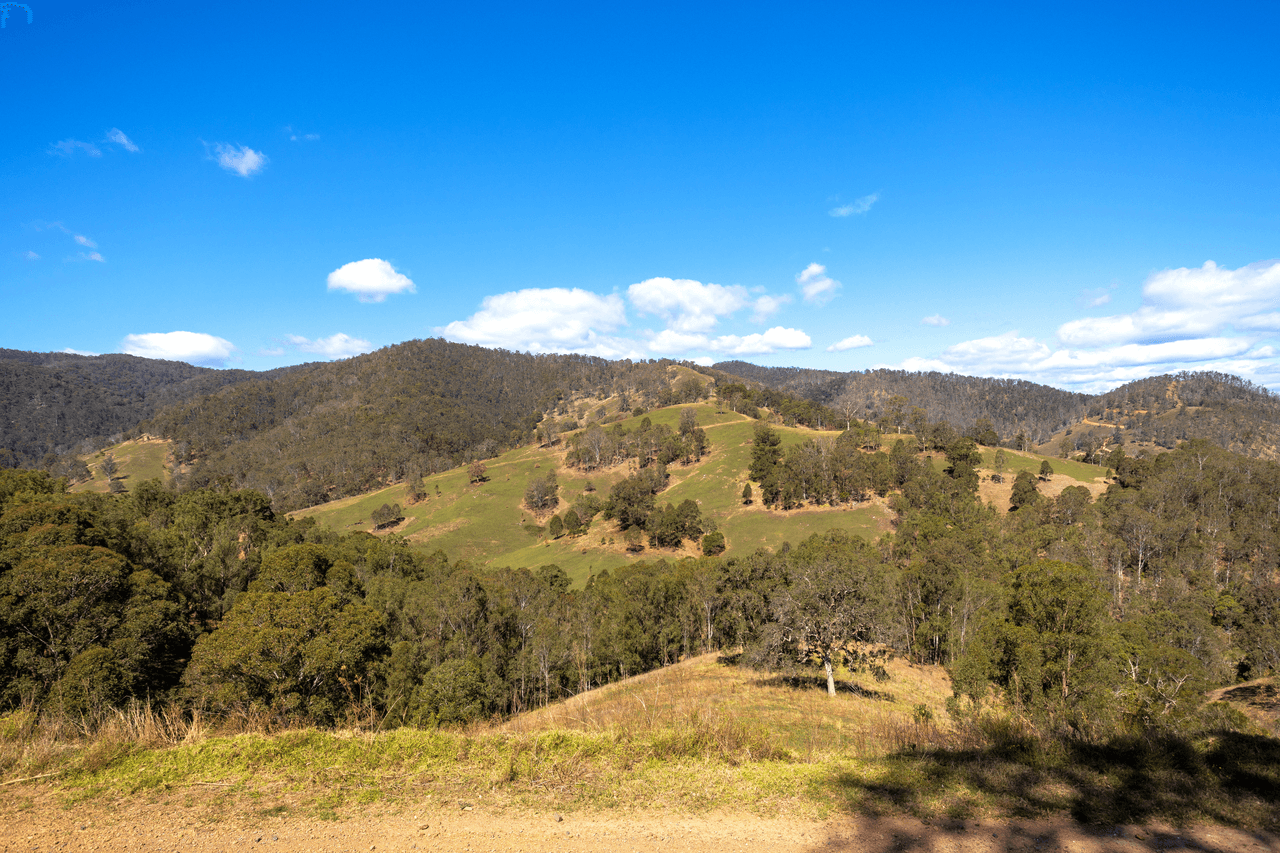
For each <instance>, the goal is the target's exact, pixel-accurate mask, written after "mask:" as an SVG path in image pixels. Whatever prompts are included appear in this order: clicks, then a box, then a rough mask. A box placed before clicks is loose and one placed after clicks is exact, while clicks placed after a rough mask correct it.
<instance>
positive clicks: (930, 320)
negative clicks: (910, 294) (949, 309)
mask: <svg viewBox="0 0 1280 853" xmlns="http://www.w3.org/2000/svg"><path fill="white" fill-rule="evenodd" d="M920 323H921V325H924V326H950V325H951V321H950V320H948V319H947V318H946V317H943V316H942V315H941V314H933V315H931V316H929V317H922V318H921V319H920Z"/></svg>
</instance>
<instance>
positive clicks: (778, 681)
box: [756, 674, 893, 702]
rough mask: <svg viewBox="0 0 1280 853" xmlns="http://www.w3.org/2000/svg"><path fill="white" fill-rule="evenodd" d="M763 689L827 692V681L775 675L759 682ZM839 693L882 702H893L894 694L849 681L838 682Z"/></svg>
mask: <svg viewBox="0 0 1280 853" xmlns="http://www.w3.org/2000/svg"><path fill="white" fill-rule="evenodd" d="M756 683H757V684H759V685H760V686H761V687H789V688H791V689H792V690H821V691H822V692H823V693H826V692H827V679H826V677H825V676H822V675H794V674H792V675H773V676H770V677H768V678H762V679H760V680H759V681H758V682H756ZM836 692H837V693H852V694H853V695H854V696H861V697H862V698H863V699H877V700H879V701H881V702H892V701H893V694H892V693H886V692H884V691H882V690H872V689H870V688H867V687H863V686H862V685H860V684H853V683H851V682H848V681H837V682H836Z"/></svg>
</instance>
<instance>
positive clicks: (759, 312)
mask: <svg viewBox="0 0 1280 853" xmlns="http://www.w3.org/2000/svg"><path fill="white" fill-rule="evenodd" d="M790 302H791V296H790V295H788V294H784V295H782V296H760V297H757V298H756V301H755V302H754V303H753V304H752V306H751V321H752V322H753V323H763V322H764V321H765V320H767V319H769V317H770V316H772V315H773V314H776V313H777V312H778V310H779V309H781V308H782V306H783V305H787V304H788V303H790Z"/></svg>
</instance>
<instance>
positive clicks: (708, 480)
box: [293, 403, 1105, 584]
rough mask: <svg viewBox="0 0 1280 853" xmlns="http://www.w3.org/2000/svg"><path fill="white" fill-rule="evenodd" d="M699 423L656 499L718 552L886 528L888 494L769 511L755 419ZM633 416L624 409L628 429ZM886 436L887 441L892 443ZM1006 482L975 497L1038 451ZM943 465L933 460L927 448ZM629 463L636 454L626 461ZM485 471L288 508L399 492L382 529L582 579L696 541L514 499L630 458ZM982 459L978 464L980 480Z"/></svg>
mask: <svg viewBox="0 0 1280 853" xmlns="http://www.w3.org/2000/svg"><path fill="white" fill-rule="evenodd" d="M682 408H685V407H683V406H669V407H666V408H662V409H655V410H654V411H651V412H649V413H647V414H646V415H644V416H643V417H648V418H649V419H650V420H651V421H652V422H653V423H655V424H657V423H661V424H666V425H668V426H671V427H672V428H673V429H674V428H675V427H676V426H677V425H678V422H679V418H680V410H681V409H682ZM693 408H694V409H695V410H696V411H697V416H698V423H699V425H700V426H702V427H703V428H704V429H706V431H707V436H708V438H709V439H710V441H711V452H710V453H709V454H708V455H707V456H706V457H704V458H703V459H702V461H700V462H698V463H696V464H694V465H690V466H681V465H673V466H671V468H670V469H669V470H670V473H671V485H670V486H669V487H668V488H667V489H666V490H664V491H663V492H661V493H660V494H659V495H658V503H659V505H660V506H661V505H665V504H666V503H673V504H677V505H678V504H679V503H680V502H681V501H683V500H686V499H691V500H694V501H696V502H697V503H698V505H699V507H700V508H701V510H702V515H703V518H704V519H711V520H714V522H715V523H716V525H717V526H718V527H719V529H720V531H721V532H722V533H724V535H725V540H726V543H727V547H728V550H727V552H726V553H728V554H729V555H733V554H745V553H750V552H751V551H754V550H755V549H757V548H760V547H768V548H776V547H777V546H779V545H781V544H782V543H783V542H791V543H793V544H795V543H799V542H801V541H803V540H804V539H806V538H808V537H809V536H810V535H812V534H813V533H821V532H823V531H826V530H829V529H831V528H833V527H838V528H841V529H844V530H848V531H849V532H851V533H854V534H857V535H859V536H863V537H865V538H868V539H874V538H877V537H878V536H880V535H881V534H883V533H885V532H887V531H888V530H889V525H890V521H891V520H892V512H891V511H890V510H889V508H888V506H887V502H886V501H884V500H881V499H875V500H872V501H869V502H866V503H864V504H861V505H859V506H858V507H856V508H850V507H834V508H833V507H829V506H821V507H812V506H810V507H805V508H802V509H799V510H792V511H785V512H784V511H775V510H770V509H767V508H765V507H763V506H762V505H761V504H760V503H759V502H758V501H756V502H754V503H752V504H751V505H750V506H744V505H743V504H742V487H743V486H744V485H745V484H746V482H747V467H748V464H749V462H750V458H751V442H752V432H753V429H754V425H755V421H754V420H753V419H751V418H748V417H746V416H744V415H739V414H734V413H732V412H727V411H720V410H718V409H717V407H716V406H715V405H714V404H712V403H701V404H697V405H695V406H694V407H693ZM640 420H641V418H640V417H632V418H629V419H627V420H624V421H622V422H621V423H622V425H623V426H624V427H626V428H628V429H632V428H634V427H636V426H637V425H638V424H639V422H640ZM776 429H777V431H778V432H779V433H780V435H781V436H782V442H783V446H784V447H786V446H790V445H793V444H798V443H800V442H802V441H805V440H806V439H809V438H812V437H814V436H816V435H825V436H828V437H834V436H835V433H831V432H826V433H818V432H815V431H814V430H810V429H805V428H791V427H782V426H778V427H776ZM893 438H895V437H894V436H890V437H888V438H887V439H886V441H887V442H888V443H889V444H890V445H891V444H892V440H893ZM993 458H994V451H993V450H987V451H986V452H985V459H986V460H987V464H988V465H993V464H994V462H993ZM1005 458H1006V461H1005V469H1004V470H1005V474H1006V477H1005V482H1004V483H1003V484H1001V485H996V484H991V483H986V482H984V484H983V493H982V494H983V499H984V500H989V501H991V502H992V503H994V504H995V505H996V506H997V507H998V508H999V509H1002V510H1003V509H1007V508H1008V505H1009V493H1010V490H1011V489H1012V480H1013V477H1014V476H1016V474H1017V472H1018V471H1019V470H1023V469H1026V470H1031V471H1033V472H1036V471H1039V468H1040V463H1041V461H1043V459H1044V458H1045V457H1042V456H1039V455H1036V454H1031V453H1016V452H1013V451H1008V450H1006V451H1005ZM935 462H936V463H937V464H939V465H941V464H942V463H941V460H940V459H938V460H935ZM631 464H632V465H634V463H631ZM1051 464H1052V465H1053V466H1054V471H1055V477H1054V478H1053V481H1052V482H1050V483H1047V484H1043V485H1042V487H1041V490H1042V492H1044V493H1045V494H1049V495H1053V494H1057V492H1059V491H1061V490H1062V489H1063V488H1065V487H1066V486H1068V485H1078V484H1084V485H1086V486H1089V487H1090V489H1091V491H1094V492H1095V493H1096V492H1099V491H1101V490H1102V489H1103V488H1105V484H1104V483H1103V476H1104V474H1105V471H1104V469H1102V468H1099V467H1098V466H1096V465H1085V464H1083V463H1079V462H1068V461H1066V460H1059V459H1054V460H1052V461H1051ZM485 465H486V468H487V472H486V473H487V478H488V479H487V480H486V481H485V482H482V483H470V482H469V477H468V474H467V471H466V469H465V468H456V469H453V470H451V471H445V472H443V473H440V474H435V475H432V476H429V477H425V478H424V480H423V482H424V484H425V486H426V492H427V497H426V499H424V500H422V501H420V502H418V503H414V504H410V503H409V501H408V497H407V489H406V486H405V485H404V484H397V485H394V486H389V487H387V488H384V489H379V490H377V491H374V492H371V493H369V494H365V495H360V496H356V497H350V498H344V499H342V500H338V501H333V502H331V503H326V504H321V505H319V506H315V507H310V508H308V509H303V510H298V511H297V512H295V513H293V515H295V516H312V517H314V518H315V519H316V521H317V522H318V523H320V524H322V525H325V526H327V527H330V528H333V529H336V530H341V531H350V530H369V531H372V530H373V528H374V525H373V521H372V518H373V513H374V511H375V510H376V509H378V508H379V507H380V506H382V505H383V504H384V503H385V504H395V503H399V504H401V506H402V508H403V512H404V516H405V520H404V521H403V522H401V523H400V524H399V525H397V526H395V527H394V528H391V529H390V530H388V531H387V532H389V533H395V534H397V535H400V536H404V537H405V538H407V539H408V540H409V541H410V542H412V543H414V544H415V545H418V546H421V547H424V548H428V549H431V550H435V549H437V548H439V549H442V550H444V551H445V553H447V554H448V555H449V556H450V557H451V558H452V559H467V560H472V561H475V562H478V563H482V564H486V565H492V566H512V567H515V566H530V567H531V566H540V565H549V564H553V563H554V564H556V565H558V566H560V567H561V568H562V569H564V570H565V571H566V572H567V573H568V574H569V576H570V577H571V578H572V579H573V580H574V582H575V583H577V584H582V583H585V582H586V580H587V578H588V577H590V576H591V575H592V574H594V573H598V572H600V571H602V570H605V569H611V568H615V567H617V566H620V565H624V564H626V563H630V562H634V561H635V560H638V559H662V558H667V559H672V558H678V557H681V556H696V555H697V554H698V553H699V552H698V550H697V548H696V547H695V546H694V544H693V543H686V544H685V546H684V548H683V549H681V550H679V551H674V550H652V549H646V550H645V551H643V552H641V553H640V554H638V555H636V554H629V553H627V552H626V550H625V549H624V547H623V544H622V541H621V537H620V536H619V535H618V533H617V530H616V529H615V525H614V524H613V523H612V522H609V521H605V520H604V519H602V518H600V517H597V518H596V519H595V520H594V521H593V523H592V524H591V525H590V527H589V528H587V529H586V531H585V532H584V533H582V534H581V535H579V536H577V537H569V536H562V537H561V538H559V539H556V540H551V539H549V537H547V536H546V535H545V534H544V531H543V529H542V527H543V526H544V525H545V522H546V519H547V517H548V515H549V514H548V515H543V516H541V517H539V516H536V515H535V514H534V513H532V512H530V511H529V510H527V509H526V508H525V507H524V506H523V499H524V490H525V487H526V486H527V485H528V483H529V481H530V480H531V479H533V478H534V477H540V476H543V475H545V474H546V473H547V471H549V470H554V471H555V472H556V477H557V479H558V480H559V484H560V505H559V507H558V508H557V512H563V511H564V510H566V509H568V508H569V507H570V506H572V505H573V503H574V502H575V501H576V500H577V499H578V498H579V497H580V496H581V495H582V494H583V492H584V491H585V490H586V489H587V487H588V483H589V484H590V485H591V486H593V487H594V488H595V490H596V492H597V493H598V494H599V495H600V496H601V497H604V496H605V495H607V494H608V491H609V489H610V487H611V486H612V485H613V484H614V483H616V482H617V481H618V480H620V479H622V478H623V477H625V476H627V475H628V474H630V473H631V472H632V471H633V470H634V468H633V467H631V466H629V465H619V466H615V467H614V468H612V469H608V470H603V471H593V472H591V473H589V474H587V473H583V472H581V471H577V470H575V469H573V468H570V467H568V466H566V465H565V464H564V444H563V443H558V444H557V445H555V446H554V447H550V448H548V447H531V446H530V447H521V448H517V449H515V450H512V451H509V452H507V453H504V454H502V455H501V456H499V457H497V458H496V459H491V460H488V461H487V462H486V463H485ZM989 473H991V472H990V471H984V472H983V474H984V480H985V479H986V476H985V475H987V474H989Z"/></svg>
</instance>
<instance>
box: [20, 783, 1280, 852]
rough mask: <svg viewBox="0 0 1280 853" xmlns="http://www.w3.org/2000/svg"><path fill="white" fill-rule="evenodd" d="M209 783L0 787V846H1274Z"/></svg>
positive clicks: (1052, 829)
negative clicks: (350, 799) (531, 806)
mask: <svg viewBox="0 0 1280 853" xmlns="http://www.w3.org/2000/svg"><path fill="white" fill-rule="evenodd" d="M218 806H219V804H218V801H217V798H216V795H214V796H213V797H212V798H210V799H207V800H205V801H203V802H200V803H193V802H192V801H191V800H190V799H189V798H188V799H186V800H185V801H184V802H182V803H178V802H175V801H174V800H173V799H169V800H148V801H145V802H142V801H128V800H125V801H120V802H117V803H112V804H107V803H97V802H94V803H90V804H84V803H81V804H77V805H74V806H70V807H67V806H64V805H63V804H62V803H61V802H60V801H59V799H58V797H57V796H56V793H55V792H54V791H52V790H50V789H47V788H44V787H42V786H28V787H26V788H25V789H21V790H17V791H15V790H13V789H9V790H8V791H5V792H3V794H0V852H2V853H10V852H11V851H12V853H17V851H24V853H44V852H45V851H48V853H52V852H53V851H136V852H137V853H145V852H146V851H157V853H158V851H173V853H178V851H181V853H187V851H190V853H223V851H226V853H231V851H235V853H250V851H251V852H252V853H257V851H263V853H268V852H270V853H274V851H280V853H284V851H291V852H292V851H302V853H346V851H388V853H393V852H397V851H444V852H445V853H453V852H454V851H456V853H484V851H502V853H515V851H523V853H549V852H550V851H568V852H569V853H576V851H604V853H631V851H690V853H693V852H694V851H696V853H703V851H706V853H711V851H716V853H721V851H725V853H731V851H744V853H817V851H849V853H853V851H857V853H914V851H920V853H926V851H927V853H996V851H1027V852H1028V853H1031V851H1036V853H1051V852H1052V851H1063V853H1103V851H1106V852H1107V853H1111V851H1115V853H1145V851H1157V850H1159V851H1168V850H1188V851H1198V853H1249V851H1278V852H1280V836H1277V835H1276V834H1275V833H1271V832H1249V831H1244V830H1239V829H1230V828H1224V827H1211V826H1210V827H1193V828H1170V827H1163V828H1161V827H1111V828H1101V829H1099V828H1093V827H1082V826H1080V825H1079V824H1076V823H1074V822H1072V821H1070V820H1067V819H1064V818H1050V819H1045V820H1028V821H1021V822H1014V823H1008V822H989V821H981V820H979V821H972V820H969V821H952V822H947V823H932V824H930V823H924V822H921V821H919V820H915V819H913V818H900V817H847V818H836V819H831V820H827V821H821V822H819V821H809V820H803V819H796V820H788V819H785V818H763V817H759V816H757V815H751V814H737V813H722V812H714V811H712V812H707V813H702V814H696V815H687V814H674V813H662V812H655V811H640V812H621V811H604V812H602V811H591V812H566V813H564V814H562V815H561V814H555V813H548V814H538V813H532V812H529V811H525V810H514V809H499V810H489V809H488V808H487V807H483V806H472V807H469V808H464V807H463V806H462V805H460V804H450V805H449V806H441V805H437V804H422V805H421V806H420V807H414V806H412V805H409V806H405V807H402V808H401V809H400V810H398V811H396V812H394V813H392V812H386V813H384V812H380V811H377V810H375V811H366V812H362V813H360V814H357V815H355V816H351V817H346V818H343V819H339V820H321V819H317V818H314V817H298V816H292V815H286V816H269V815H261V814H259V815H253V814H246V813H243V812H242V811H236V812H234V813H231V814H226V813H221V812H220V811H219V808H218Z"/></svg>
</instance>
